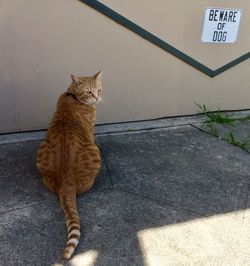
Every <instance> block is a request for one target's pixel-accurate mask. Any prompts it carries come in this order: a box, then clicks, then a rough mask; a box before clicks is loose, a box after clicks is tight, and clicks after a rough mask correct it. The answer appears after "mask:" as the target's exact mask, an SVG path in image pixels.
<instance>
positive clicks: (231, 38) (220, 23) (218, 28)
mask: <svg viewBox="0 0 250 266" xmlns="http://www.w3.org/2000/svg"><path fill="white" fill-rule="evenodd" d="M241 13H242V10H240V9H229V8H216V7H214V8H213V7H209V8H206V12H205V19H204V26H203V32H202V38H201V40H202V42H212V43H234V42H236V39H237V33H238V30H239V25H240V18H241Z"/></svg>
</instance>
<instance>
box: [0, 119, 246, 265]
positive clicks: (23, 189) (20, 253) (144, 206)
mask: <svg viewBox="0 0 250 266" xmlns="http://www.w3.org/2000/svg"><path fill="white" fill-rule="evenodd" d="M150 128H152V127H150V125H149V124H148V125H147V127H146V128H144V130H139V127H138V128H137V129H136V130H135V131H130V130H125V131H127V132H125V133H121V132H120V130H121V128H120V129H117V132H120V133H115V134H109V132H112V131H113V128H110V129H108V128H106V129H105V130H106V131H105V132H104V131H102V132H99V133H100V134H98V135H97V137H96V139H97V141H98V143H99V145H100V147H101V150H102V153H103V158H102V162H103V163H102V169H101V172H100V174H99V176H98V178H97V181H96V184H95V186H94V188H93V189H92V190H91V192H89V193H86V194H84V195H81V196H79V197H78V200H77V202H78V209H79V214H80V219H81V225H82V238H81V241H80V243H79V246H78V248H77V250H76V253H75V255H74V257H73V258H72V259H71V260H70V261H69V262H67V263H65V262H63V261H62V260H61V254H62V250H63V246H64V244H65V241H66V227H65V224H64V219H63V213H62V211H61V209H60V206H59V202H58V199H57V197H56V196H55V195H53V194H52V193H50V192H49V191H47V189H46V188H44V187H43V186H42V184H41V180H40V177H39V174H38V173H37V171H36V168H35V155H36V150H37V148H38V145H39V143H40V141H32V142H29V141H27V140H28V139H26V142H20V143H12V144H4V145H0V202H1V204H0V245H1V249H0V266H2V265H3V266H6V265H10V266H12V265H15V266H19V265H20V266H23V265H25V266H29V265H30V266H34V265H36V266H46V265H51V266H62V265H65V266H85V265H86V266H92V265H95V266H116V265H118V266H123V265H124V266H125V265H126V266H130V265H131V266H134V265H135V266H137V265H138V266H144V265H148V266H153V265H157V266H166V265H168V266H169V265H170V266H187V265H190V266H191V265H192V266H193V265H199V266H200V265H204V266H206V265H207V266H208V265H209V266H210V265H212V266H224V265H225V266H235V265H237V266H238V265H239V266H241V265H242V266H243V265H244V266H245V265H250V256H249V250H250V242H249V239H250V211H249V209H248V208H249V207H250V193H249V189H250V178H249V177H250V176H249V172H250V171H249V170H250V164H249V154H247V153H246V152H244V151H242V150H241V149H239V148H237V147H234V146H232V145H230V144H228V143H226V142H224V141H221V140H218V139H216V138H215V137H213V136H210V135H209V134H206V133H204V132H201V131H199V130H198V129H195V128H193V127H192V126H178V127H167V128H158V129H154V130H150ZM123 130H124V129H123ZM27 137H28V136H27ZM18 141H20V139H19V140H18ZM106 163H107V167H108V168H107V167H106ZM110 177H111V178H112V183H111V180H110Z"/></svg>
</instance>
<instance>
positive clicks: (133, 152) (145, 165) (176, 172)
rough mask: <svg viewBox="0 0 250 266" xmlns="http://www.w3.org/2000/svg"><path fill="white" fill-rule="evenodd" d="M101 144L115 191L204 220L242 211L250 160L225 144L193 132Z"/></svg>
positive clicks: (124, 137)
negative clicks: (192, 212)
mask: <svg viewBox="0 0 250 266" xmlns="http://www.w3.org/2000/svg"><path fill="white" fill-rule="evenodd" d="M97 141H98V143H99V145H100V146H101V149H102V151H103V154H104V156H105V158H106V161H107V164H108V167H109V170H110V174H111V177H112V180H113V184H114V186H115V188H119V189H122V190H125V191H129V192H133V193H137V194H139V195H143V196H146V197H148V198H151V199H153V200H158V201H160V202H164V203H165V204H167V205H171V206H176V207H179V208H183V209H188V210H192V211H195V212H197V213H200V214H203V215H211V214H216V213H225V212H229V211H235V210H237V209H241V208H242V206H241V204H242V202H244V200H245V199H244V200H241V199H240V197H241V192H242V190H243V188H244V187H245V186H246V185H247V184H248V181H249V172H250V164H249V155H248V154H246V153H245V152H244V151H242V150H240V149H239V148H236V147H234V146H232V145H230V144H227V143H225V142H224V141H220V140H218V139H216V138H215V137H213V136H210V135H208V134H204V133H202V132H200V131H199V130H197V129H195V128H192V127H190V126H184V127H178V128H169V129H161V130H153V131H147V132H143V133H142V132H140V133H138V134H135V133H127V134H115V135H108V136H98V137H97ZM242 197H245V195H244V196H242Z"/></svg>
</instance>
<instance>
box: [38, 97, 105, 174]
mask: <svg viewBox="0 0 250 266" xmlns="http://www.w3.org/2000/svg"><path fill="white" fill-rule="evenodd" d="M79 115H80V114H79V112H78V110H77V108H75V107H74V102H73V101H72V99H70V98H67V96H66V95H65V94H63V95H62V96H61V97H60V98H59V100H58V104H57V110H56V112H55V114H54V116H53V119H52V121H51V122H50V124H49V128H48V131H47V135H46V138H45V140H44V141H43V142H42V144H41V146H40V148H39V150H38V153H37V167H38V169H39V171H40V172H41V173H42V174H43V175H50V176H52V175H53V176H59V175H62V174H66V173H67V172H68V171H69V170H70V171H73V172H77V171H78V172H79V171H81V169H83V168H84V166H88V165H89V162H90V161H93V159H94V161H95V162H97V161H98V162H99V160H100V156H99V150H98V148H97V147H96V145H95V143H94V139H93V133H92V132H93V129H92V128H91V126H90V124H91V123H89V122H88V121H85V123H83V122H82V123H81V122H80V121H81V120H80V118H79ZM89 115H90V118H91V114H89ZM85 168H86V167H85Z"/></svg>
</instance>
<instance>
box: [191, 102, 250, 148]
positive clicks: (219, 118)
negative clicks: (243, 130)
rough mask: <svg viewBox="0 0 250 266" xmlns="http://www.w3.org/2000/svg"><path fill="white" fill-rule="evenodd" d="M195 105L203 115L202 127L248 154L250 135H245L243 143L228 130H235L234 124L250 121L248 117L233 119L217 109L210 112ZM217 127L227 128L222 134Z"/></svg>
mask: <svg viewBox="0 0 250 266" xmlns="http://www.w3.org/2000/svg"><path fill="white" fill-rule="evenodd" d="M195 105H196V106H198V108H199V109H200V112H199V113H200V114H203V115H205V120H204V121H203V125H204V126H205V127H206V128H207V129H208V131H209V132H210V133H211V134H212V135H214V136H216V137H217V138H219V139H222V140H224V141H227V142H228V143H230V144H232V145H234V146H237V147H239V148H241V149H243V150H245V151H247V152H248V153H250V133H249V134H248V135H247V137H246V139H245V140H244V141H241V140H239V139H238V138H237V137H236V136H235V135H234V134H233V133H232V132H231V131H230V130H228V128H230V127H234V128H235V127H236V128H237V124H236V122H248V121H250V115H247V116H244V117H241V118H235V117H232V116H230V115H228V114H227V113H225V112H221V111H220V109H219V108H218V111H216V112H211V111H209V110H208V109H207V107H206V106H205V105H204V104H203V105H200V104H197V103H195ZM218 125H224V126H226V127H225V128H227V132H226V133H223V134H222V133H221V132H220V130H218Z"/></svg>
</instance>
